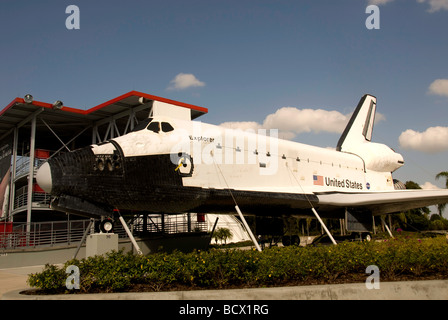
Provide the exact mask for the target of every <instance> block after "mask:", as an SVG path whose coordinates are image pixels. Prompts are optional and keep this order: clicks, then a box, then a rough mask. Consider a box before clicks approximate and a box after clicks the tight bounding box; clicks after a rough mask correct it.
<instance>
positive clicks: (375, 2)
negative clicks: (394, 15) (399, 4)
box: [369, 0, 394, 6]
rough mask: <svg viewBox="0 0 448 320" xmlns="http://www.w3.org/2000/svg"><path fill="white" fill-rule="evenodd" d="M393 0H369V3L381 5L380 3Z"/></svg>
mask: <svg viewBox="0 0 448 320" xmlns="http://www.w3.org/2000/svg"><path fill="white" fill-rule="evenodd" d="M392 1H394V0H369V5H372V4H373V5H377V6H378V5H382V4H386V3H389V2H392Z"/></svg>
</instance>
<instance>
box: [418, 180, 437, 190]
mask: <svg viewBox="0 0 448 320" xmlns="http://www.w3.org/2000/svg"><path fill="white" fill-rule="evenodd" d="M420 187H421V188H422V189H426V190H437V189H440V188H439V187H438V186H436V185H434V184H432V183H431V182H428V181H427V182H425V183H424V184H422V185H421V186H420Z"/></svg>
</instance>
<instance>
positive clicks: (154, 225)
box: [0, 214, 207, 250]
mask: <svg viewBox="0 0 448 320" xmlns="http://www.w3.org/2000/svg"><path fill="white" fill-rule="evenodd" d="M143 217H144V216H135V217H134V218H133V219H132V221H128V222H127V223H128V225H129V224H130V229H131V231H132V233H133V234H134V235H151V234H153V235H154V234H165V235H166V234H176V233H187V232H207V223H206V221H205V220H204V221H198V219H197V218H196V215H194V214H192V216H191V217H190V218H188V216H187V215H173V216H172V215H165V216H164V217H163V218H162V217H161V216H160V215H150V216H148V218H147V223H143ZM89 222H90V220H72V221H50V222H33V223H30V224H27V223H3V224H2V226H3V227H2V228H0V249H2V250H12V249H25V248H41V247H56V246H67V245H73V244H77V243H79V242H80V241H81V240H82V236H83V234H84V232H85V230H86V229H87V227H88V225H89ZM144 226H146V231H144V229H143V227H144ZM28 228H29V232H27V229H28ZM114 233H116V234H118V236H119V238H122V239H124V238H128V236H127V234H126V231H125V230H124V228H123V226H122V225H121V224H120V223H119V222H118V221H117V222H116V223H115V226H114Z"/></svg>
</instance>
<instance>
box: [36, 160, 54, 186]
mask: <svg viewBox="0 0 448 320" xmlns="http://www.w3.org/2000/svg"><path fill="white" fill-rule="evenodd" d="M36 181H37V184H38V185H39V186H40V187H41V188H42V189H43V190H44V191H45V192H46V193H51V188H52V183H51V169H50V165H49V164H48V162H45V163H44V164H43V165H41V166H40V168H39V170H37V173H36Z"/></svg>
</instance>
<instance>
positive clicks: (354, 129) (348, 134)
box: [336, 94, 376, 151]
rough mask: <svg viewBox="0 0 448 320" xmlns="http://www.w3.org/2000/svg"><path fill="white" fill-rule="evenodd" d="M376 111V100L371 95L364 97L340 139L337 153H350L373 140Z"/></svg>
mask: <svg viewBox="0 0 448 320" xmlns="http://www.w3.org/2000/svg"><path fill="white" fill-rule="evenodd" d="M375 111H376V98H375V97H374V96H372V95H370V94H366V95H364V96H363V97H362V98H361V100H360V101H359V103H358V106H357V107H356V109H355V112H353V115H352V117H351V118H350V121H349V122H348V124H347V126H346V127H345V130H344V132H343V133H342V136H341V137H340V138H339V141H338V145H337V147H336V150H337V151H349V150H350V149H351V147H352V146H354V145H359V144H360V143H363V142H370V141H371V140H372V131H373V122H374V121H375Z"/></svg>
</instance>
